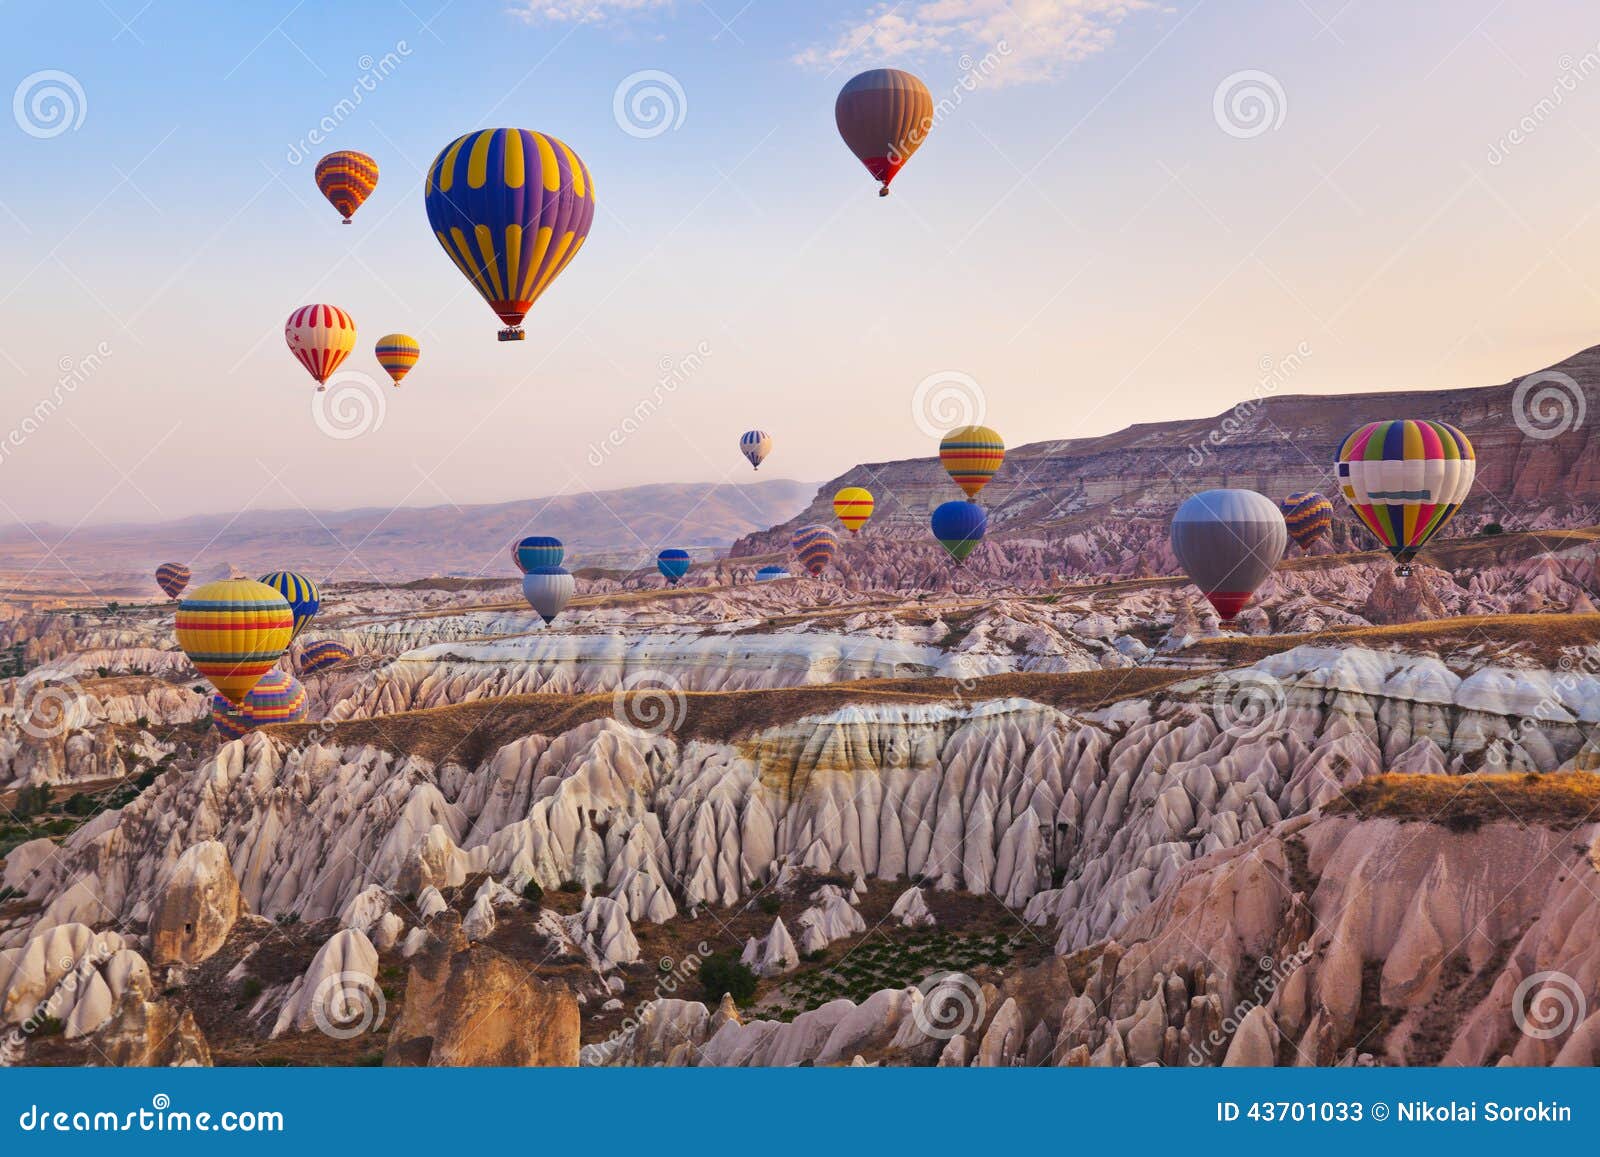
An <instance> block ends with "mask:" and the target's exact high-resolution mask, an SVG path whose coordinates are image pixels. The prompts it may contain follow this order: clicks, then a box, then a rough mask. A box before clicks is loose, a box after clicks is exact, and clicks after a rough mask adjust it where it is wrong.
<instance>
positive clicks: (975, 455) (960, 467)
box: [939, 426, 1006, 498]
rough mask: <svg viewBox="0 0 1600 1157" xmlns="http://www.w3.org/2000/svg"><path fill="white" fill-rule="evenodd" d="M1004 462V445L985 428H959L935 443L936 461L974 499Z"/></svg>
mask: <svg viewBox="0 0 1600 1157" xmlns="http://www.w3.org/2000/svg"><path fill="white" fill-rule="evenodd" d="M1005 460H1006V444H1005V443H1004V442H1002V441H1001V440H1000V435H999V434H996V433H995V432H994V431H993V430H991V429H989V427H987V426H962V427H961V428H960V429H957V430H951V431H950V432H949V433H948V434H946V435H945V436H944V441H942V442H940V443H939V461H940V463H941V464H942V465H943V466H944V468H945V470H946V471H948V472H949V474H950V477H951V478H952V479H954V480H955V484H956V485H957V486H959V487H961V489H962V490H965V491H966V492H967V497H968V498H976V497H977V496H978V491H980V490H982V489H983V488H984V487H985V486H987V485H988V484H989V479H991V478H993V477H994V475H995V471H996V470H999V469H1000V464H1001V463H1002V462H1004V461H1005Z"/></svg>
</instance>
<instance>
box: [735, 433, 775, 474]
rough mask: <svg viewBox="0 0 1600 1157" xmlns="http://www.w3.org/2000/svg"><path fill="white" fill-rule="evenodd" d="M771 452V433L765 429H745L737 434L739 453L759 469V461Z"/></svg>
mask: <svg viewBox="0 0 1600 1157" xmlns="http://www.w3.org/2000/svg"><path fill="white" fill-rule="evenodd" d="M771 452H772V435H771V434H768V433H767V432H766V431H765V430H746V431H745V432H744V433H743V434H740V435H739V453H741V454H743V455H744V456H745V457H746V458H748V459H750V465H751V467H753V468H754V469H756V470H759V469H761V462H762V460H763V459H764V458H766V456H767V455H768V454H769V453H771Z"/></svg>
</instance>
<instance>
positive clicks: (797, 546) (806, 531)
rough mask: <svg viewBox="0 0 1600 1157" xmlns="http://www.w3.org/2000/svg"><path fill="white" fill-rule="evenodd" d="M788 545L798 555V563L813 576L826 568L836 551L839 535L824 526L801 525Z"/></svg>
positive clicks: (837, 549)
mask: <svg viewBox="0 0 1600 1157" xmlns="http://www.w3.org/2000/svg"><path fill="white" fill-rule="evenodd" d="M789 545H790V546H791V547H793V548H794V552H795V554H797V555H799V556H800V565H801V566H803V567H805V568H806V570H807V571H809V572H810V573H811V575H812V577H815V576H817V575H819V574H821V573H822V572H823V571H825V570H827V569H828V564H829V563H830V562H832V561H833V556H834V555H835V554H837V553H838V551H839V536H838V535H836V534H834V533H833V531H831V530H829V529H828V528H827V527H826V526H802V527H801V528H800V529H799V530H797V531H795V532H794V537H793V538H791V539H790V540H789Z"/></svg>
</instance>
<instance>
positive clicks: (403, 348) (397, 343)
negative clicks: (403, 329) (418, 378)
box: [373, 333, 422, 386]
mask: <svg viewBox="0 0 1600 1157" xmlns="http://www.w3.org/2000/svg"><path fill="white" fill-rule="evenodd" d="M373 352H374V353H375V354H377V355H378V364H379V365H380V366H382V367H383V372H384V373H386V374H388V375H389V379H390V380H391V381H392V382H394V384H395V385H397V386H398V385H399V384H400V379H401V378H403V377H405V376H406V375H407V374H409V373H410V372H411V367H412V366H414V365H416V364H417V359H418V358H419V357H421V356H422V347H421V346H420V345H418V344H417V339H416V338H414V337H412V336H410V335H409V334H404V333H386V334H384V335H383V336H382V337H380V338H379V339H378V344H377V346H376V347H375V348H374V349H373Z"/></svg>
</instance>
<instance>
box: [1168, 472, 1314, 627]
mask: <svg viewBox="0 0 1600 1157" xmlns="http://www.w3.org/2000/svg"><path fill="white" fill-rule="evenodd" d="M1288 545H1289V530H1288V527H1286V526H1285V525H1284V522H1283V514H1282V512H1281V511H1279V509H1278V507H1277V505H1276V504H1275V503H1273V501H1272V500H1271V499H1270V498H1267V497H1266V496H1264V495H1261V494H1257V493H1256V492H1255V491H1254V490H1203V491H1201V492H1200V493H1199V494H1196V495H1194V496H1192V497H1190V498H1189V499H1187V500H1186V501H1185V502H1184V503H1183V505H1182V506H1180V507H1178V513H1177V514H1175V515H1173V518H1172V553H1173V554H1175V555H1177V556H1178V562H1179V564H1180V565H1181V566H1182V567H1183V569H1184V570H1185V571H1186V572H1188V575H1189V579H1190V581H1192V582H1193V583H1194V585H1195V586H1197V587H1199V588H1200V593H1201V594H1203V595H1205V596H1206V598H1207V599H1209V600H1211V605H1212V606H1213V607H1215V608H1217V614H1218V615H1220V616H1222V621H1223V622H1225V623H1228V622H1232V621H1233V617H1234V616H1235V615H1237V614H1238V613H1239V612H1240V610H1242V609H1243V608H1244V605H1245V603H1247V602H1249V601H1250V596H1251V595H1252V594H1253V593H1254V592H1255V589H1256V588H1257V587H1258V586H1260V585H1261V583H1262V581H1263V580H1264V579H1265V578H1266V577H1267V576H1268V575H1269V574H1271V573H1272V568H1273V567H1275V566H1277V565H1278V560H1279V559H1281V558H1282V557H1283V552H1284V549H1285V548H1286V547H1288Z"/></svg>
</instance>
